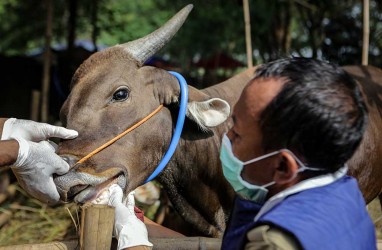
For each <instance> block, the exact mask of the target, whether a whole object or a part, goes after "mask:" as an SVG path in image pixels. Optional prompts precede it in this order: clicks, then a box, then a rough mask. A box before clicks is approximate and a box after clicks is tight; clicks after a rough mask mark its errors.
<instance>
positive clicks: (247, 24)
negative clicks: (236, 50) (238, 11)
mask: <svg viewBox="0 0 382 250" xmlns="http://www.w3.org/2000/svg"><path fill="white" fill-rule="evenodd" d="M243 9H244V23H245V43H246V47H247V66H248V68H252V67H253V60H252V40H251V17H250V14H249V3H248V0H243Z"/></svg>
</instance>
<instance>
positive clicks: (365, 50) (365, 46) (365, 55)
mask: <svg viewBox="0 0 382 250" xmlns="http://www.w3.org/2000/svg"><path fill="white" fill-rule="evenodd" d="M369 6H370V5H369V0H363V39H362V65H368V64H369V35H370V25H369V21H370V15H369V13H370V7H369Z"/></svg>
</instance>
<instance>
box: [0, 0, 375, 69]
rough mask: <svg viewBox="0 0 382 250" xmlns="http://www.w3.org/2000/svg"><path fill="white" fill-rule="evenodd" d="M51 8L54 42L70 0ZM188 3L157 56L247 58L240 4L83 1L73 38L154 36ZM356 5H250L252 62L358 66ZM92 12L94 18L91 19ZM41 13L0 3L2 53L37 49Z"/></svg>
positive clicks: (34, 3) (33, 6) (111, 40)
mask: <svg viewBox="0 0 382 250" xmlns="http://www.w3.org/2000/svg"><path fill="white" fill-rule="evenodd" d="M52 1H53V3H54V20H53V42H54V43H62V42H66V40H67V37H68V21H67V20H68V17H69V15H70V12H69V7H68V6H69V0H52ZM190 3H191V4H193V5H194V9H193V10H192V12H191V14H190V16H189V18H188V19H187V21H186V23H185V24H184V26H183V28H182V29H181V30H180V31H179V32H178V34H177V35H176V36H175V37H174V39H173V40H172V42H171V43H169V44H168V45H167V46H166V47H165V48H164V49H163V50H162V51H161V52H160V54H162V55H167V56H168V58H171V60H172V61H175V62H178V63H179V64H180V65H182V67H183V68H188V67H189V66H190V64H191V61H192V60H193V59H194V58H198V57H204V58H207V57H209V56H210V55H213V54H217V53H220V52H224V53H226V54H230V55H232V56H234V57H237V58H242V59H244V58H245V32H244V18H243V6H242V1H240V0H237V1H223V0H187V1H186V0H171V1H169V0H82V1H77V26H76V30H75V31H76V37H77V39H88V40H91V37H92V34H93V32H94V31H95V28H97V33H94V34H96V39H97V43H98V44H103V45H107V46H112V45H115V44H119V43H125V42H128V41H131V40H134V39H137V38H140V37H142V36H145V35H147V34H148V33H150V32H152V31H154V30H155V29H157V28H159V27H160V26H161V25H163V24H164V23H165V22H166V21H167V20H168V19H169V18H170V17H172V16H173V15H174V14H175V13H176V12H177V11H178V10H180V9H181V8H182V7H184V6H185V5H187V4H190ZM361 3H362V2H360V1H356V0H346V1H345V0H274V1H263V0H252V1H250V10H251V26H252V34H251V36H252V47H253V49H254V51H255V53H254V57H255V62H256V63H261V62H264V61H268V60H272V59H276V58H278V57H281V56H287V55H303V56H313V57H319V58H325V59H329V60H333V61H336V62H338V63H340V64H345V63H359V62H360V53H361V49H362V48H361V45H362V6H361ZM370 5H371V6H370V63H371V64H375V65H377V66H381V65H382V59H381V53H382V24H381V22H380V20H381V19H382V17H381V16H382V6H381V5H382V3H381V2H380V1H377V0H371V1H370ZM94 8H96V10H97V20H96V21H95V22H93V21H92V11H93V10H94ZM45 21H46V8H45V6H44V1H41V0H29V1H21V0H2V1H0V37H1V39H0V53H2V54H16V53H17V54H22V53H25V52H26V51H28V50H30V49H32V48H35V47H42V46H43V42H44V32H45V25H46V23H45Z"/></svg>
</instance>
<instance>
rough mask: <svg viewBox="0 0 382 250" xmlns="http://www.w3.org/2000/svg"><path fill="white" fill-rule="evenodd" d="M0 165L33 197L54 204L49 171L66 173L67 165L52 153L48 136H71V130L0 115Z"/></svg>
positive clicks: (69, 137)
mask: <svg viewBox="0 0 382 250" xmlns="http://www.w3.org/2000/svg"><path fill="white" fill-rule="evenodd" d="M0 135H1V141H0V167H2V166H8V165H12V167H11V169H12V171H13V173H14V174H15V176H16V178H17V180H18V182H19V184H20V185H21V187H23V189H25V190H26V191H27V192H28V193H29V194H30V195H31V196H33V197H34V198H36V199H38V200H40V201H42V202H45V203H48V204H54V203H56V202H58V201H59V199H60V195H59V194H58V192H57V189H56V185H55V184H54V182H53V174H59V175H60V174H64V173H66V172H68V170H69V165H68V163H66V162H65V161H64V160H62V159H61V157H59V156H58V155H56V153H55V144H54V143H53V142H48V139H49V138H51V137H57V138H61V139H73V138H75V137H77V135H78V133H77V131H74V130H69V129H65V128H62V127H57V126H52V125H49V124H46V123H38V122H34V121H28V120H19V119H15V118H10V119H6V118H0Z"/></svg>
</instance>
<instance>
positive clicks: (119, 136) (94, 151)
mask: <svg viewBox="0 0 382 250" xmlns="http://www.w3.org/2000/svg"><path fill="white" fill-rule="evenodd" d="M162 108H163V104H161V105H159V107H158V108H156V109H155V110H154V111H153V112H151V113H150V114H149V115H148V116H146V117H145V118H143V119H142V120H140V121H139V122H137V123H136V124H134V125H133V126H132V127H130V128H128V129H126V130H125V131H124V132H122V133H120V134H119V135H117V136H116V137H114V138H113V139H111V140H110V141H108V142H106V143H105V144H103V145H102V146H100V147H98V148H96V149H95V150H93V151H92V152H90V153H89V154H87V155H86V156H84V157H83V158H82V159H80V160H79V161H78V162H77V163H76V164H75V165H77V164H78V163H83V162H84V161H86V160H87V159H89V158H90V157H92V156H93V155H95V154H97V153H98V152H100V151H101V150H103V149H105V148H107V147H108V146H110V145H111V144H113V143H114V142H116V141H117V140H119V139H120V138H121V137H123V136H125V135H126V134H128V133H130V132H131V131H133V130H134V129H136V128H137V127H139V126H140V125H142V124H143V123H144V122H146V121H147V120H148V119H150V118H151V117H153V116H154V115H155V114H156V113H158V112H159V111H160V110H161V109H162Z"/></svg>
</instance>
